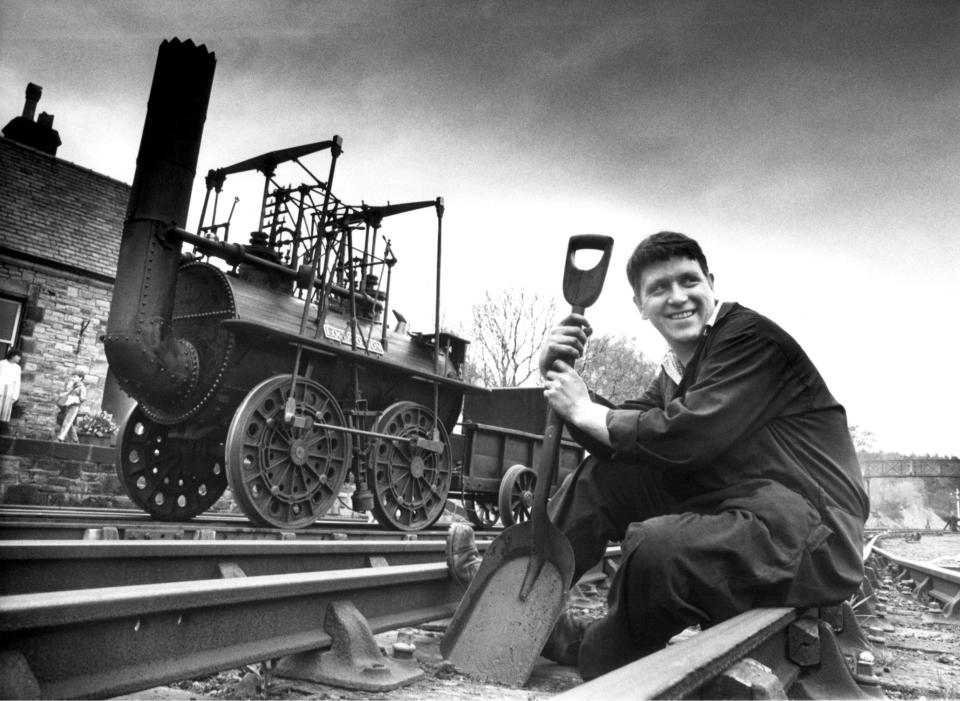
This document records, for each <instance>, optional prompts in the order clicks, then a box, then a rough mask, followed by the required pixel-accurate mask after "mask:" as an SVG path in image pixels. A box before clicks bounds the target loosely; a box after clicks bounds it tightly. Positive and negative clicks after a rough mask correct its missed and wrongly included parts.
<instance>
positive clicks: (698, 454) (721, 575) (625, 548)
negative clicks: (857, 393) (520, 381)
mask: <svg viewBox="0 0 960 701" xmlns="http://www.w3.org/2000/svg"><path fill="white" fill-rule="evenodd" d="M607 428H608V430H609V433H610V440H611V443H612V446H613V447H612V449H611V448H610V447H609V446H606V445H602V444H598V443H597V442H596V441H594V440H592V439H590V438H589V437H588V436H586V435H585V434H583V433H581V432H580V431H578V430H577V429H576V428H573V427H571V433H572V434H573V435H574V437H575V438H577V440H578V441H580V442H581V444H583V445H584V447H585V448H587V450H588V451H589V452H590V454H591V455H590V457H588V458H587V459H586V460H584V462H583V463H582V464H581V465H580V466H579V467H578V468H577V470H576V471H575V472H574V473H573V474H571V475H569V476H568V478H567V479H566V480H565V482H564V484H563V485H562V486H561V488H560V489H559V490H558V492H557V494H556V495H555V496H554V498H553V499H552V500H551V502H550V507H549V510H550V514H551V518H552V519H553V520H554V522H555V523H556V524H557V526H558V527H559V528H560V529H561V530H562V531H563V532H564V533H565V535H566V536H567V538H568V539H569V540H570V543H571V545H572V546H573V551H574V556H575V563H576V565H575V567H576V569H575V573H574V581H576V580H577V579H579V577H580V576H581V575H582V574H583V573H584V572H586V571H587V570H588V569H589V568H590V567H592V566H593V565H595V564H596V563H597V562H598V561H599V560H600V558H601V556H602V554H603V552H604V549H605V548H606V546H607V543H608V542H609V541H621V547H622V553H623V557H622V561H621V565H620V568H619V570H618V571H617V573H616V575H615V576H614V578H613V581H612V583H611V589H610V595H609V604H610V607H609V613H608V615H607V616H606V617H604V618H603V619H601V620H599V621H597V622H596V623H594V624H592V625H591V626H590V627H589V628H588V629H587V631H586V634H585V636H584V639H583V643H582V645H581V651H580V666H581V671H582V672H583V673H584V675H585V677H593V676H597V675H598V674H602V673H604V672H606V671H608V670H609V669H613V668H615V667H618V666H620V665H622V664H626V663H627V662H630V661H632V660H633V659H636V658H638V657H641V656H643V655H645V654H647V653H649V652H652V651H654V650H656V649H659V648H661V647H663V646H664V645H665V644H666V643H667V641H668V640H669V639H670V638H671V637H672V636H673V635H675V634H676V633H679V632H680V631H682V630H683V629H684V628H686V627H688V626H690V625H694V624H699V625H701V626H704V627H706V626H709V625H711V624H714V623H718V622H720V621H722V620H725V619H727V618H730V617H732V616H735V615H737V614H738V613H742V612H744V611H747V610H749V609H751V608H753V607H756V606H796V607H812V606H824V605H830V604H836V603H839V602H840V601H842V600H844V599H845V598H847V597H848V596H849V595H851V594H852V593H853V592H854V591H856V589H857V587H858V586H859V584H860V581H861V578H862V576H863V571H862V563H861V548H862V537H863V524H864V521H865V520H866V517H867V513H868V503H867V496H866V493H865V491H864V489H863V478H862V475H861V471H860V466H859V464H858V462H857V458H856V453H855V451H854V448H853V443H852V441H851V438H850V434H849V431H848V428H847V420H846V413H845V411H844V409H843V407H842V406H841V405H840V404H839V403H838V402H837V401H836V400H835V399H834V398H833V396H832V395H831V394H830V392H829V390H828V389H827V387H826V385H825V384H824V381H823V379H822V378H821V376H820V373H819V372H818V371H817V369H816V368H815V367H814V365H813V363H812V362H811V361H810V360H809V358H808V357H807V355H806V353H804V351H803V350H802V349H801V348H800V346H799V345H798V344H797V343H796V341H794V340H793V338H791V337H790V336H789V335H788V334H787V333H786V332H785V331H783V330H782V329H781V328H780V327H778V326H777V325H776V324H774V323H773V322H772V321H770V320H769V319H767V318H765V317H764V316H762V315H760V314H758V313H756V312H754V311H752V310H750V309H747V308H746V307H743V306H740V305H739V304H736V303H725V304H723V305H722V306H721V307H720V309H719V311H718V313H717V316H716V320H715V322H714V324H713V325H712V326H708V327H707V328H706V329H705V330H704V333H703V335H702V336H701V338H700V340H699V343H698V346H697V349H696V351H695V353H694V355H693V357H692V358H691V360H690V362H689V363H688V364H687V366H686V368H685V369H684V370H683V377H682V379H681V381H680V382H679V384H677V383H675V382H674V381H673V380H671V379H670V377H669V376H668V375H667V374H666V373H664V372H663V371H661V373H660V375H659V376H658V377H657V379H656V380H655V381H654V383H653V384H652V385H651V387H650V388H649V389H648V390H647V391H646V392H645V393H644V394H643V396H642V397H640V398H639V399H637V400H635V401H630V402H627V403H626V404H624V405H622V406H621V407H619V408H616V409H611V410H610V411H609V412H608V414H607Z"/></svg>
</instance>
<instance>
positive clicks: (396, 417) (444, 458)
mask: <svg viewBox="0 0 960 701" xmlns="http://www.w3.org/2000/svg"><path fill="white" fill-rule="evenodd" d="M435 426H436V427H438V428H439V431H440V439H441V441H442V442H443V453H441V454H437V453H434V452H431V451H429V450H426V449H425V448H421V447H413V446H411V445H410V444H409V443H407V442H406V441H393V440H390V439H386V438H375V439H374V440H373V441H372V444H371V450H370V463H369V474H370V480H369V481H370V483H371V484H372V485H373V513H374V516H375V517H376V519H377V521H378V522H379V523H380V524H381V525H383V526H386V527H387V528H392V529H396V530H400V531H419V530H422V529H424V528H427V527H428V526H431V525H433V524H434V523H436V521H437V519H439V518H440V516H441V515H442V514H443V510H444V509H445V508H446V505H447V495H448V494H449V493H450V482H451V480H452V477H453V468H452V464H453V463H452V460H451V456H450V451H451V448H450V438H449V436H448V435H447V430H446V429H445V428H444V426H443V424H442V423H439V422H438V421H437V420H436V417H435V416H434V414H433V412H432V411H430V410H429V409H428V408H427V407H425V406H423V405H422V404H417V403H415V402H397V403H396V404H393V405H391V406H389V407H387V409H386V410H384V412H383V413H382V414H381V415H380V417H379V418H378V419H377V425H376V432H377V433H382V434H388V435H391V436H397V437H398V438H424V439H427V440H432V439H433V429H434V427H435Z"/></svg>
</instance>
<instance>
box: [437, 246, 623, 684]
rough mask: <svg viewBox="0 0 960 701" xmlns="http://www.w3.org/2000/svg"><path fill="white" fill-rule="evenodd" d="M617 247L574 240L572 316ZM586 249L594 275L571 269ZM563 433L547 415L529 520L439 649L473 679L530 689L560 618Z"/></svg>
mask: <svg viewBox="0 0 960 701" xmlns="http://www.w3.org/2000/svg"><path fill="white" fill-rule="evenodd" d="M612 248H613V239H612V238H610V237H609V236H599V235H593V234H585V235H582V236H572V237H571V238H570V243H569V245H568V246H567V258H566V263H565V266H564V270H563V296H564V297H565V298H566V300H567V302H568V303H569V304H571V305H573V312H574V313H578V314H582V313H583V312H584V310H585V309H586V308H587V307H589V306H590V305H591V304H593V303H594V302H595V301H597V297H599V296H600V290H602V289H603V280H604V278H605V277H606V274H607V265H608V263H609V262H610V251H611V250H612ZM583 250H592V251H600V252H602V254H603V255H602V256H601V258H600V261H599V262H598V263H597V264H596V265H595V266H594V267H593V268H591V269H589V270H582V269H580V268H578V267H576V265H575V264H574V258H575V257H576V254H577V253H578V252H579V251H583ZM562 429H563V422H562V420H561V418H560V417H559V416H558V415H557V414H556V412H554V411H553V409H548V411H547V421H546V429H545V430H544V433H543V445H542V448H541V450H540V454H539V456H538V457H537V466H536V467H537V485H536V489H535V491H534V497H533V510H532V513H531V516H530V520H529V521H525V522H524V523H520V524H517V525H515V526H510V527H509V528H507V529H506V530H504V531H503V532H502V533H501V534H500V535H499V536H497V537H496V538H495V539H494V541H493V542H492V543H491V544H490V547H489V548H488V549H487V552H486V553H485V554H484V557H483V562H482V563H481V564H480V569H479V570H478V571H477V574H476V576H475V577H474V578H473V581H471V582H470V586H469V587H468V588H467V591H466V592H465V593H464V595H463V598H462V599H461V600H460V604H459V606H458V607H457V610H456V612H455V613H454V615H453V618H452V619H451V620H450V624H449V625H448V626H447V632H446V634H445V635H444V637H443V640H442V641H441V643H440V651H441V652H442V653H443V656H444V657H445V658H446V659H447V660H449V661H450V662H452V663H453V664H454V665H455V666H456V667H457V669H458V670H460V671H461V672H462V673H464V674H467V675H469V676H472V677H476V678H478V679H482V680H484V681H493V682H499V683H501V684H510V685H513V686H522V685H523V684H525V683H526V681H527V679H528V678H529V676H530V672H531V671H533V666H534V664H535V663H536V661H537V658H538V657H539V655H540V651H541V650H542V649H543V646H544V645H545V644H546V642H547V638H549V637H550V631H552V630H553V626H554V624H555V623H556V621H557V619H558V618H559V617H560V614H561V613H562V612H563V606H564V603H565V601H566V597H567V591H568V590H569V589H570V585H571V580H572V579H573V568H574V563H573V550H572V549H571V548H570V543H569V542H568V541H567V538H566V536H565V535H563V533H562V532H561V531H560V529H559V528H557V527H556V526H554V525H553V523H551V522H550V517H549V516H548V515H547V497H548V496H549V493H550V487H551V486H552V485H553V482H554V480H555V479H556V476H557V469H558V463H559V457H560V433H561V431H562Z"/></svg>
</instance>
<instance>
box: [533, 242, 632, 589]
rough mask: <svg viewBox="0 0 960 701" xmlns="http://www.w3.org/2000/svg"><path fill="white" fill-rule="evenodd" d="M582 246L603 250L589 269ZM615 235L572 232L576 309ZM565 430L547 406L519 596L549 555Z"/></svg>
mask: <svg viewBox="0 0 960 701" xmlns="http://www.w3.org/2000/svg"><path fill="white" fill-rule="evenodd" d="M583 250H594V251H600V252H601V254H602V255H601V257H600V260H599V261H598V262H597V263H596V265H594V266H593V267H592V268H590V269H586V270H585V269H581V268H578V267H577V265H576V262H575V258H576V255H577V253H578V252H580V251H583ZM612 250H613V239H612V238H611V237H609V236H601V235H599V234H581V235H579V236H571V237H570V242H569V243H568V244H567V258H566V262H565V264H564V269H563V296H564V297H565V298H566V300H567V302H568V303H569V304H570V305H572V307H573V312H574V313H576V314H582V313H583V312H584V310H585V309H586V308H587V307H589V306H590V305H591V304H593V303H594V302H596V301H597V298H598V297H599V296H600V292H601V290H603V281H604V279H605V278H606V276H607V266H608V265H609V263H610V253H611V251H612ZM562 433H563V419H562V418H561V417H560V415H559V414H558V413H557V412H555V411H554V410H553V408H552V407H548V409H547V420H546V427H545V428H544V431H543V443H542V447H541V450H540V455H539V456H538V459H537V484H536V487H535V488H534V492H533V508H532V511H531V514H530V521H531V524H530V525H531V528H532V530H533V533H532V537H533V547H532V553H531V554H532V559H531V564H530V566H529V567H528V568H527V573H526V576H525V577H524V582H523V586H522V587H521V592H520V598H521V599H525V598H526V595H527V593H529V591H530V589H531V587H532V586H533V582H534V580H535V579H536V577H537V576H538V574H539V571H540V568H541V567H542V566H543V562H544V560H545V559H546V553H547V551H548V546H549V539H550V527H551V524H550V517H549V516H548V515H547V498H548V497H549V496H550V487H552V486H553V482H554V480H556V478H557V472H558V470H559V469H560V468H559V463H560V441H561V434H562Z"/></svg>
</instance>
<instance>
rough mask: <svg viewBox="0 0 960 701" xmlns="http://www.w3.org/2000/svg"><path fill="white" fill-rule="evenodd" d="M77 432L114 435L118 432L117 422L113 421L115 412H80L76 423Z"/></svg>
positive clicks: (93, 434) (102, 435)
mask: <svg viewBox="0 0 960 701" xmlns="http://www.w3.org/2000/svg"><path fill="white" fill-rule="evenodd" d="M74 426H76V428H77V433H79V434H86V435H91V436H99V437H100V438H103V437H104V436H112V435H113V434H114V433H116V432H117V424H116V423H114V421H113V414H111V413H110V412H109V411H101V412H100V413H99V414H80V415H79V416H78V417H77V421H76V423H75V424H74Z"/></svg>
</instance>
